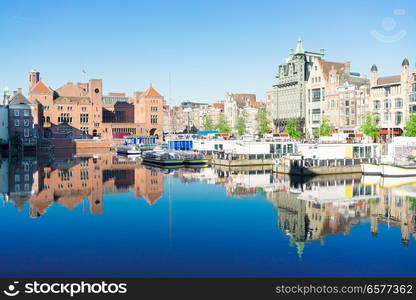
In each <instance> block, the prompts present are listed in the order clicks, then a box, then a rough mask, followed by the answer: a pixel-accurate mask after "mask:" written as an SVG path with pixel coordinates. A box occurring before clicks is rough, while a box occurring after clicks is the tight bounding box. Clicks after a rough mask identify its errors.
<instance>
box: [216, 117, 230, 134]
mask: <svg viewBox="0 0 416 300" xmlns="http://www.w3.org/2000/svg"><path fill="white" fill-rule="evenodd" d="M216 129H217V130H218V131H219V132H220V133H231V126H230V124H229V123H228V121H227V118H226V117H225V115H224V113H221V114H220V116H219V118H218V123H217V126H216Z"/></svg>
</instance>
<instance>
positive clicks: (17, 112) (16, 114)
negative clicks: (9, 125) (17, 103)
mask: <svg viewBox="0 0 416 300" xmlns="http://www.w3.org/2000/svg"><path fill="white" fill-rule="evenodd" d="M19 115H20V113H19V110H18V109H15V110H14V116H15V117H18V116H19Z"/></svg>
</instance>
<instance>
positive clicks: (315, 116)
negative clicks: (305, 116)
mask: <svg viewBox="0 0 416 300" xmlns="http://www.w3.org/2000/svg"><path fill="white" fill-rule="evenodd" d="M320 122H321V110H320V109H319V108H315V109H312V123H320Z"/></svg>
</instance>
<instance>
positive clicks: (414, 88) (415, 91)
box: [412, 75, 416, 93]
mask: <svg viewBox="0 0 416 300" xmlns="http://www.w3.org/2000/svg"><path fill="white" fill-rule="evenodd" d="M415 76H416V75H415ZM415 80H416V79H415ZM412 92H413V93H416V83H413V84H412Z"/></svg>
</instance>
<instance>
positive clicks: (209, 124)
mask: <svg viewBox="0 0 416 300" xmlns="http://www.w3.org/2000/svg"><path fill="white" fill-rule="evenodd" d="M203 127H204V130H208V131H211V130H215V129H216V128H215V124H214V121H213V120H212V118H211V116H210V115H208V114H206V115H204V124H203Z"/></svg>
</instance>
